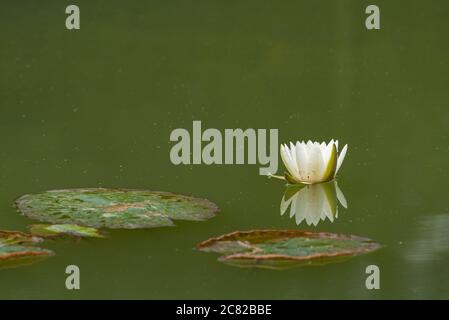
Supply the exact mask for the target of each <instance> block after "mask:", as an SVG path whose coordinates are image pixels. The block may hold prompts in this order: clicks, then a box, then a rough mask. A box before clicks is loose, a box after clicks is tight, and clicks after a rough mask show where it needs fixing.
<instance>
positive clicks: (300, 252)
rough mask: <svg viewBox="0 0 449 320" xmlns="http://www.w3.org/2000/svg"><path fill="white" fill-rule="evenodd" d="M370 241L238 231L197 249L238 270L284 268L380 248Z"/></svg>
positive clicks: (330, 235)
mask: <svg viewBox="0 0 449 320" xmlns="http://www.w3.org/2000/svg"><path fill="white" fill-rule="evenodd" d="M379 247H380V245H379V244H378V243H376V242H374V241H372V240H371V239H368V238H363V237H358V236H353V235H342V234H334V233H324V232H310V231H302V230H251V231H236V232H232V233H229V234H225V235H223V236H220V237H217V238H211V239H209V240H206V241H204V242H202V243H200V244H198V245H197V247H196V248H197V249H198V250H201V251H206V252H217V253H221V254H223V256H221V257H220V258H219V260H220V261H222V262H225V263H228V264H230V265H234V266H239V267H260V268H272V269H283V268H287V267H292V266H299V265H321V264H327V263H331V262H336V261H340V260H345V259H347V258H350V257H352V256H355V255H358V254H362V253H367V252H371V251H374V250H376V249H378V248H379Z"/></svg>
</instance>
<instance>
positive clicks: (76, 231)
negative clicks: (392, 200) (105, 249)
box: [30, 224, 104, 238]
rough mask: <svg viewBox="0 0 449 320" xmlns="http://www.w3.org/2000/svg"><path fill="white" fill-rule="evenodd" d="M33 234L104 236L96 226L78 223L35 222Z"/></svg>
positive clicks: (47, 235) (32, 226)
mask: <svg viewBox="0 0 449 320" xmlns="http://www.w3.org/2000/svg"><path fill="white" fill-rule="evenodd" d="M30 232H31V234H33V235H35V236H39V237H43V238H48V237H58V236H63V235H70V236H75V237H91V238H104V236H103V235H102V234H101V233H100V232H99V231H98V230H97V229H95V228H91V227H83V226H78V225H76V224H33V225H31V226H30Z"/></svg>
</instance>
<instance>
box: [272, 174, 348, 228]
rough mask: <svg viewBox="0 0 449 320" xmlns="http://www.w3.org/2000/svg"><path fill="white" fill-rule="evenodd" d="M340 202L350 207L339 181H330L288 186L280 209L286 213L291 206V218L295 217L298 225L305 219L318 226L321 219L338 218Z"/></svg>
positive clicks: (308, 223) (332, 220) (282, 213)
mask: <svg viewBox="0 0 449 320" xmlns="http://www.w3.org/2000/svg"><path fill="white" fill-rule="evenodd" d="M337 199H338V201H337ZM338 203H340V204H341V205H343V207H345V208H347V207H348V203H347V201H346V198H345V196H344V195H343V192H342V191H341V190H340V188H339V187H338V185H337V181H330V182H327V183H319V184H314V185H306V186H303V187H301V188H298V187H296V186H295V187H293V186H292V187H289V188H287V190H286V191H285V193H284V196H283V198H282V201H281V206H280V209H281V215H284V213H285V212H287V209H288V207H290V218H293V217H295V220H296V224H297V225H299V224H300V223H302V222H303V221H305V222H306V224H307V225H309V226H310V225H314V226H316V225H317V224H318V223H319V222H320V221H324V220H326V219H329V220H330V221H331V222H334V219H336V218H338Z"/></svg>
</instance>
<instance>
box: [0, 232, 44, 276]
mask: <svg viewBox="0 0 449 320" xmlns="http://www.w3.org/2000/svg"><path fill="white" fill-rule="evenodd" d="M39 241H42V239H41V238H38V237H36V236H33V235H31V234H27V233H24V232H20V231H3V230H0V269H5V268H13V267H17V266H21V265H28V264H32V263H35V262H37V261H39V260H42V259H43V258H44V257H47V256H50V255H53V252H52V251H50V250H46V249H42V248H38V247H34V246H32V245H31V244H34V243H36V242H39Z"/></svg>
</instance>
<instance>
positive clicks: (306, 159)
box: [281, 139, 348, 184]
mask: <svg viewBox="0 0 449 320" xmlns="http://www.w3.org/2000/svg"><path fill="white" fill-rule="evenodd" d="M347 150H348V145H347V144H346V145H345V146H344V147H343V149H342V150H341V152H340V153H338V140H335V141H334V139H332V140H331V141H330V142H329V143H328V144H326V143H325V142H322V143H321V144H320V143H318V142H312V141H310V140H309V141H308V142H307V143H305V142H304V141H301V142H299V141H298V142H296V144H293V143H292V142H290V147H289V146H287V144H281V158H282V161H283V162H284V165H285V167H286V168H287V171H288V173H286V174H285V179H286V180H287V181H288V182H290V183H304V184H313V183H319V182H326V181H330V180H332V179H333V178H334V177H335V175H336V174H337V172H338V170H339V169H340V167H341V164H342V163H343V160H344V158H345V155H346V151H347Z"/></svg>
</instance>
